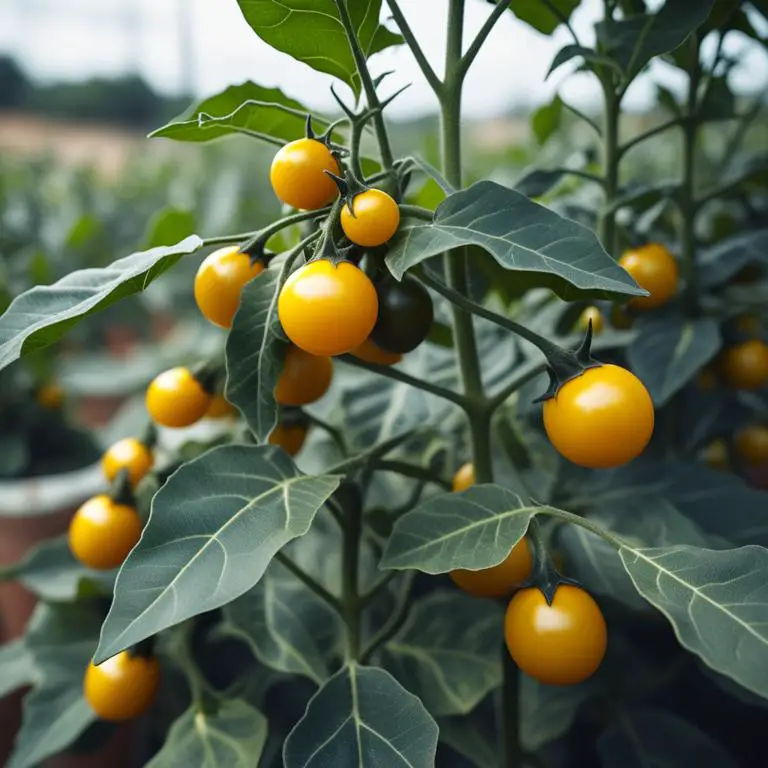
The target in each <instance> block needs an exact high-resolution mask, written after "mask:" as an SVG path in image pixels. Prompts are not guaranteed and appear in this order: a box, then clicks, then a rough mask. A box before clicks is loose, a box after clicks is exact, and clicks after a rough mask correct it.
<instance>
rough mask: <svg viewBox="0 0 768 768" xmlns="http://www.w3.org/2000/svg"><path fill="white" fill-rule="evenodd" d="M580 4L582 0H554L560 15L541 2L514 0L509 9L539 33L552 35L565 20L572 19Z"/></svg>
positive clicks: (535, 0)
mask: <svg viewBox="0 0 768 768" xmlns="http://www.w3.org/2000/svg"><path fill="white" fill-rule="evenodd" d="M580 3H581V0H552V5H553V6H554V7H555V8H556V9H557V11H558V13H553V12H552V10H551V9H550V8H548V7H547V6H546V5H545V4H544V3H542V2H541V0H512V2H511V3H510V6H509V8H510V10H511V11H512V13H514V14H515V16H517V18H518V19H520V20H521V21H524V22H525V23H526V24H530V25H531V26H532V27H533V28H534V29H535V30H537V31H538V32H542V33H544V34H545V35H551V34H552V33H553V32H554V31H555V30H556V29H557V28H558V27H559V26H560V24H561V23H562V20H563V19H565V20H566V21H567V20H568V19H570V17H571V14H572V13H573V12H574V11H575V10H576V8H577V7H578V6H579V4H580Z"/></svg>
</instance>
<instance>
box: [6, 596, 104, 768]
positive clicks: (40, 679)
mask: <svg viewBox="0 0 768 768" xmlns="http://www.w3.org/2000/svg"><path fill="white" fill-rule="evenodd" d="M100 624H101V614H100V612H99V611H98V610H95V606H94V605H93V604H91V603H83V602H81V603H76V604H49V605H47V604H44V603H41V604H40V605H38V607H37V609H36V610H35V613H34V615H33V617H32V619H31V622H30V626H29V629H28V630H27V635H26V640H25V642H26V645H27V648H28V650H29V653H30V655H31V656H32V662H33V664H34V666H35V668H36V669H37V673H38V674H37V678H36V681H35V687H34V688H33V690H32V691H31V692H30V693H29V694H27V696H26V697H25V699H24V715H23V720H22V725H21V731H20V732H19V734H18V736H17V738H16V743H15V746H14V750H13V753H12V755H11V758H10V760H9V761H8V764H7V767H6V768H34V766H37V765H38V764H40V763H41V762H42V761H44V760H45V759H46V758H48V757H50V756H51V755H55V754H56V753H58V752H60V751H61V750H63V749H65V748H66V747H68V746H69V745H70V744H72V743H73V742H74V741H75V739H77V738H78V737H79V736H80V734H81V733H83V732H84V731H85V730H86V728H88V727H89V726H90V725H91V724H92V723H94V722H95V721H96V713H95V712H94V711H93V710H92V709H91V707H90V706H89V705H88V703H87V702H86V701H85V698H84V697H83V675H84V674H85V670H86V667H87V666H88V662H89V661H90V660H91V655H92V654H93V649H94V648H95V647H96V640H97V638H98V636H99V625H100Z"/></svg>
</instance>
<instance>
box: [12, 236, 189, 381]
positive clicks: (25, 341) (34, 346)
mask: <svg viewBox="0 0 768 768" xmlns="http://www.w3.org/2000/svg"><path fill="white" fill-rule="evenodd" d="M202 245H203V241H202V240H201V239H200V238H199V237H197V236H196V235H193V236H192V237H188V238H186V239H185V240H182V241H181V242H180V243H177V244H176V245H174V246H171V247H170V248H167V247H162V248H152V249H150V250H149V251H142V252H139V253H134V254H132V255H131V256H126V257H125V258H124V259H120V260H118V261H116V262H114V263H113V264H111V265H110V266H108V267H104V268H103V269H82V270H79V271H77V272H72V273H70V274H69V275H67V276H66V277H63V278H62V279H61V280H59V281H58V282H56V283H53V285H40V286H36V287H35V288H32V289H31V290H29V291H26V292H25V293H22V294H21V295H20V296H17V297H16V299H14V301H13V302H12V303H11V305H10V306H9V307H8V309H7V310H6V311H5V314H3V315H2V316H0V369H2V368H4V367H5V366H7V365H9V364H10V363H12V362H13V361H14V360H17V359H18V358H19V357H21V356H22V355H26V354H29V353H30V352H34V351H35V350H38V349H41V348H42V347H47V346H48V345H49V344H52V343H53V342H54V341H56V340H57V339H59V338H60V337H61V336H62V335H63V334H64V333H65V332H66V331H68V330H69V329H70V328H71V327H72V326H74V325H77V323H79V322H80V320H81V319H82V318H83V317H85V316H86V315H90V314H92V313H94V312H98V311H99V310H102V309H105V308H106V307H108V306H109V305H110V304H114V303H115V302H116V301H119V300H120V299H124V298H125V297H126V296H131V295H132V294H134V293H138V292H139V291H143V290H144V289H145V288H146V287H147V286H148V285H149V284H150V283H151V282H152V281H153V280H155V279H156V278H157V277H159V276H160V275H161V274H163V272H165V271H166V270H168V269H170V268H171V267H172V266H173V265H174V264H175V263H176V262H177V261H178V260H179V259H180V258H181V257H182V256H183V255H185V254H188V253H193V252H194V251H196V250H197V249H198V248H201V247H202Z"/></svg>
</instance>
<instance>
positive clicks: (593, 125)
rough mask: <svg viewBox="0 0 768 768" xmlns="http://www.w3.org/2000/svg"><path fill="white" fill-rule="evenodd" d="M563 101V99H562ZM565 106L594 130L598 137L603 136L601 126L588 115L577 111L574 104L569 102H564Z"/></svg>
mask: <svg viewBox="0 0 768 768" xmlns="http://www.w3.org/2000/svg"><path fill="white" fill-rule="evenodd" d="M561 101H562V99H561ZM563 106H564V107H565V108H566V109H567V110H568V111H569V112H571V113H573V114H574V115H576V117H578V118H581V119H582V120H583V121H584V122H585V123H586V124H587V125H588V126H590V127H591V128H593V129H594V131H595V133H597V135H598V136H602V135H603V130H602V128H600V126H599V125H598V124H597V123H596V122H595V121H594V120H593V119H592V118H591V117H590V116H589V115H587V114H585V113H584V112H582V111H581V110H580V109H576V107H574V106H573V105H572V104H569V103H568V102H567V101H563Z"/></svg>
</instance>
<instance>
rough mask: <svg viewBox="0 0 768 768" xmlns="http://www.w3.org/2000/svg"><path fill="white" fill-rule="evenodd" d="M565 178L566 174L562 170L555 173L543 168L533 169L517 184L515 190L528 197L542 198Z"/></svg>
mask: <svg viewBox="0 0 768 768" xmlns="http://www.w3.org/2000/svg"><path fill="white" fill-rule="evenodd" d="M564 177H565V172H564V171H563V169H561V168H557V169H555V170H553V171H547V170H545V169H543V168H532V169H531V170H529V171H526V172H525V173H524V174H523V175H522V176H521V177H520V178H519V179H518V180H517V181H516V182H515V189H516V190H517V191H518V192H519V193H520V194H521V195H525V196H526V197H541V196H542V195H545V194H546V193H547V192H549V190H550V189H552V188H553V187H554V186H556V185H557V184H558V183H559V182H560V181H561V180H562V179H563V178H564Z"/></svg>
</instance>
